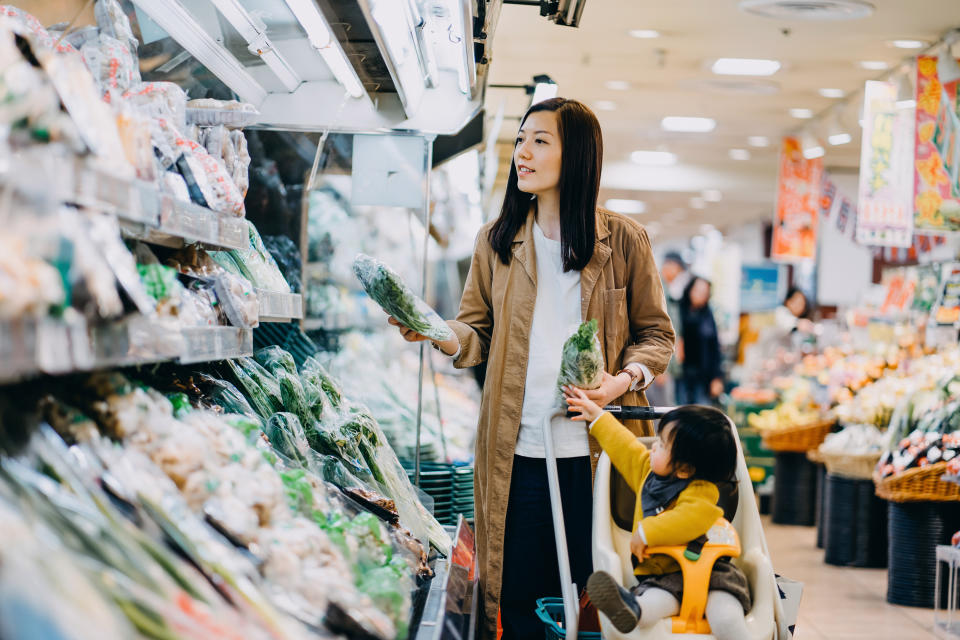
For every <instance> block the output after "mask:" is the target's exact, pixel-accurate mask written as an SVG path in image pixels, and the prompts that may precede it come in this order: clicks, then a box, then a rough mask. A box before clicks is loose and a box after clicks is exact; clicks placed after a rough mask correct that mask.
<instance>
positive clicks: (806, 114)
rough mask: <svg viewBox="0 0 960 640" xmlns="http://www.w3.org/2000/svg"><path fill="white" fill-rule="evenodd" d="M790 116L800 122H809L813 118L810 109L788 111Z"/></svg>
mask: <svg viewBox="0 0 960 640" xmlns="http://www.w3.org/2000/svg"><path fill="white" fill-rule="evenodd" d="M790 115H791V116H793V117H794V118H799V119H800V120H809V119H810V118H812V117H813V111H811V110H810V109H790Z"/></svg>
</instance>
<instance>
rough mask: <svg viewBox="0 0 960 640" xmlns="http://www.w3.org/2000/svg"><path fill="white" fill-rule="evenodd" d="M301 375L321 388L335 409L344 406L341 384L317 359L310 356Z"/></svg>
mask: <svg viewBox="0 0 960 640" xmlns="http://www.w3.org/2000/svg"><path fill="white" fill-rule="evenodd" d="M300 375H301V377H303V378H304V379H305V380H309V381H310V382H311V383H313V384H315V385H316V386H317V387H319V388H320V389H321V390H322V391H323V392H324V393H325V394H326V396H327V398H328V399H329V400H330V404H331V405H332V406H333V407H335V408H336V407H339V406H340V405H341V404H343V389H342V388H341V387H340V383H339V382H337V381H336V380H335V379H334V378H333V376H331V375H330V373H329V372H328V371H327V370H326V368H324V366H323V365H322V364H320V362H319V361H317V359H316V358H314V357H313V356H310V357H308V358H307V359H306V360H304V362H303V370H302V371H301V374H300Z"/></svg>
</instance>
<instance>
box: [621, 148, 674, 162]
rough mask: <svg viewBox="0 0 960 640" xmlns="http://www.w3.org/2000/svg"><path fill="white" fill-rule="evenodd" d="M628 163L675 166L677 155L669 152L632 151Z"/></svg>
mask: <svg viewBox="0 0 960 640" xmlns="http://www.w3.org/2000/svg"><path fill="white" fill-rule="evenodd" d="M630 161H631V162H633V163H634V164H646V165H655V166H669V165H672V164H677V154H675V153H670V152H669V151H634V152H633V153H631V154H630Z"/></svg>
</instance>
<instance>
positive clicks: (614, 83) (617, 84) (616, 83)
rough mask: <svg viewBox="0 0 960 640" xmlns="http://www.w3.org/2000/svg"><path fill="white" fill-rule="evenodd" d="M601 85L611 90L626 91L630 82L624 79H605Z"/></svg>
mask: <svg viewBox="0 0 960 640" xmlns="http://www.w3.org/2000/svg"><path fill="white" fill-rule="evenodd" d="M603 86H605V87H606V88H607V89H610V90H611V91H627V90H628V89H630V83H629V82H627V81H626V80H607V81H606V82H604V83H603Z"/></svg>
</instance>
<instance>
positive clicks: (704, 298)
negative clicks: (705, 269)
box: [690, 279, 710, 309]
mask: <svg viewBox="0 0 960 640" xmlns="http://www.w3.org/2000/svg"><path fill="white" fill-rule="evenodd" d="M708 302H710V285H709V284H707V281H706V280H699V279H698V280H697V281H696V282H694V283H693V287H692V288H691V289H690V306H691V307H693V308H694V309H700V308H702V307H705V306H707V303H708Z"/></svg>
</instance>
